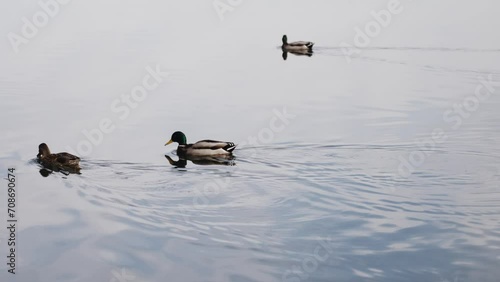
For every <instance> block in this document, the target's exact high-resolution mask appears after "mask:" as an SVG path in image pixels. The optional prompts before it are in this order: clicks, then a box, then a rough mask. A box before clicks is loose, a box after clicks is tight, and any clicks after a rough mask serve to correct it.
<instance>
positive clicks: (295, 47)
mask: <svg viewBox="0 0 500 282" xmlns="http://www.w3.org/2000/svg"><path fill="white" fill-rule="evenodd" d="M281 41H282V42H283V45H281V49H283V51H288V52H300V51H302V52H304V51H309V52H312V48H313V46H314V42H310V41H295V42H290V43H288V38H287V36H286V35H283V38H282V39H281Z"/></svg>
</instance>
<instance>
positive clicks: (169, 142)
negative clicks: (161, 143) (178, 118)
mask: <svg viewBox="0 0 500 282" xmlns="http://www.w3.org/2000/svg"><path fill="white" fill-rule="evenodd" d="M172 142H174V141H172V140H168V142H167V143H165V146H167V145H168V144H171V143H172Z"/></svg>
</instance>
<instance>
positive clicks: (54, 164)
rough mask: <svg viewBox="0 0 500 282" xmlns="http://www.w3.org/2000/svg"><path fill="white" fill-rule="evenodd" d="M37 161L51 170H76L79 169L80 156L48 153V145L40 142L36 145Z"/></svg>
mask: <svg viewBox="0 0 500 282" xmlns="http://www.w3.org/2000/svg"><path fill="white" fill-rule="evenodd" d="M36 157H37V160H38V162H39V163H40V164H41V165H42V166H44V167H46V168H48V169H51V170H55V171H60V170H64V171H68V172H78V171H79V170H80V158H79V157H77V156H74V155H72V154H70V153H57V154H52V153H50V150H49V146H47V144H45V143H42V144H40V145H39V146H38V155H36Z"/></svg>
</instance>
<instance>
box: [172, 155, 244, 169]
mask: <svg viewBox="0 0 500 282" xmlns="http://www.w3.org/2000/svg"><path fill="white" fill-rule="evenodd" d="M165 158H166V159H167V160H168V162H169V163H170V164H171V165H173V166H175V167H179V168H184V167H186V165H187V163H188V162H187V161H188V160H189V161H191V162H192V163H194V164H197V165H226V166H233V165H235V162H234V156H232V155H230V156H218V157H196V158H186V157H183V158H181V157H179V160H177V161H174V160H173V159H172V158H171V157H170V156H167V155H165Z"/></svg>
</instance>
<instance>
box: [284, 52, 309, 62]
mask: <svg viewBox="0 0 500 282" xmlns="http://www.w3.org/2000/svg"><path fill="white" fill-rule="evenodd" d="M288 53H292V54H294V55H295V56H308V57H311V56H312V55H313V51H312V50H296V51H287V50H284V49H283V53H282V54H281V56H282V57H283V60H285V61H286V59H287V58H288Z"/></svg>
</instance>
